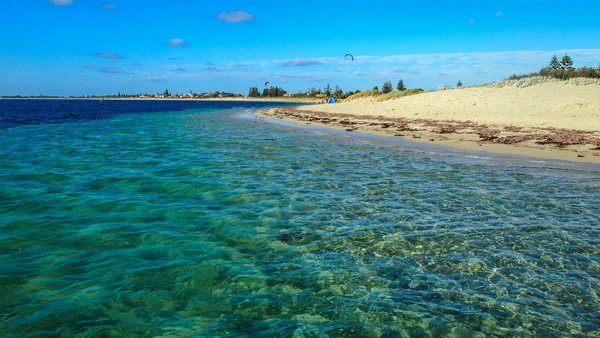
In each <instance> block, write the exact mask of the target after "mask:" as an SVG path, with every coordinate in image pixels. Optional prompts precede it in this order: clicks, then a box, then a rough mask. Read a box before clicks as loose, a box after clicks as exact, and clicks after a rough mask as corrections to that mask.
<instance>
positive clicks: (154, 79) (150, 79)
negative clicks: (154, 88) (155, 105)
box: [144, 78, 167, 83]
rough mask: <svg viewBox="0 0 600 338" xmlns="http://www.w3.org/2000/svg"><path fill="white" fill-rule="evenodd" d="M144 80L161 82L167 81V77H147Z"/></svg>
mask: <svg viewBox="0 0 600 338" xmlns="http://www.w3.org/2000/svg"><path fill="white" fill-rule="evenodd" d="M144 81H146V82H156V83H161V82H167V79H158V78H145V79H144Z"/></svg>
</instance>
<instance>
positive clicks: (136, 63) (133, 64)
mask: <svg viewBox="0 0 600 338" xmlns="http://www.w3.org/2000/svg"><path fill="white" fill-rule="evenodd" d="M131 65H132V66H138V67H139V66H141V65H142V64H141V63H139V62H134V63H132V64H131Z"/></svg>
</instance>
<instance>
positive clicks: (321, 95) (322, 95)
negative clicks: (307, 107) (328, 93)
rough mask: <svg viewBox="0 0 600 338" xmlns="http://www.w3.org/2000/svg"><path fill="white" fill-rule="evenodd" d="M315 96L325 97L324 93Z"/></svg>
mask: <svg viewBox="0 0 600 338" xmlns="http://www.w3.org/2000/svg"><path fill="white" fill-rule="evenodd" d="M315 96H316V97H325V94H317V95H315Z"/></svg>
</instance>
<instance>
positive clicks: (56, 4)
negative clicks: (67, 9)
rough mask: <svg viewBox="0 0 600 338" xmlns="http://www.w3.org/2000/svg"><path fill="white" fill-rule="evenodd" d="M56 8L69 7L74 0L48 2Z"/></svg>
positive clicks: (50, 0) (52, 0) (51, 0)
mask: <svg viewBox="0 0 600 338" xmlns="http://www.w3.org/2000/svg"><path fill="white" fill-rule="evenodd" d="M48 2H50V3H51V4H53V5H54V6H68V5H70V4H72V3H73V0H48Z"/></svg>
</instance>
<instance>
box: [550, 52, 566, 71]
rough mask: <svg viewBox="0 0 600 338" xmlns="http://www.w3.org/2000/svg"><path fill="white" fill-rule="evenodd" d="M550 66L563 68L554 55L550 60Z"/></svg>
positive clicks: (556, 68) (557, 68)
mask: <svg viewBox="0 0 600 338" xmlns="http://www.w3.org/2000/svg"><path fill="white" fill-rule="evenodd" d="M550 68H552V69H553V70H559V69H564V68H563V66H562V65H561V64H560V62H558V58H557V57H556V55H554V56H553V57H552V59H551V60H550Z"/></svg>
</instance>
